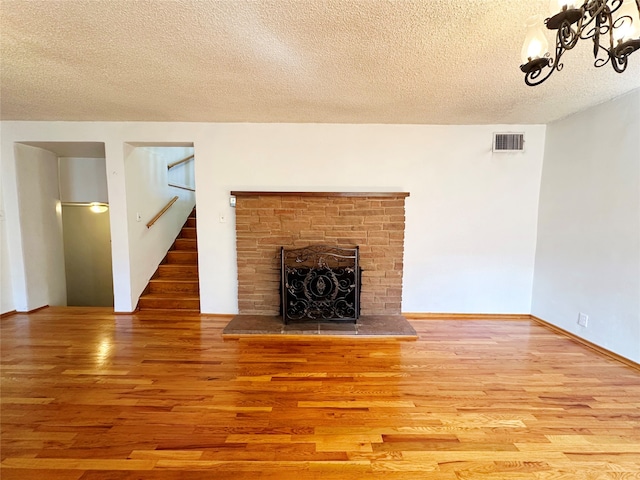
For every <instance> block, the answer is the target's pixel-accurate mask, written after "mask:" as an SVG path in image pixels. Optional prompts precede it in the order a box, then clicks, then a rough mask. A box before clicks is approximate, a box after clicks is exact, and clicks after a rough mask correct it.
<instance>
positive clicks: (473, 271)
mask: <svg viewBox="0 0 640 480" xmlns="http://www.w3.org/2000/svg"><path fill="white" fill-rule="evenodd" d="M494 131H500V132H504V131H521V132H524V133H525V134H526V139H527V143H526V147H527V150H526V152H525V153H519V154H513V155H504V154H502V155H500V154H496V155H493V154H492V153H491V136H492V133H493V132H494ZM1 135H2V137H1V138H2V142H1V148H2V155H3V156H7V155H8V156H9V157H10V160H12V156H13V152H12V151H11V150H10V149H9V148H8V147H7V145H12V143H13V142H15V141H20V140H22V141H25V140H27V139H28V140H30V141H58V142H60V141H63V142H78V141H79V142H96V141H99V142H104V143H105V150H106V163H107V179H108V185H109V199H110V208H111V237H112V242H113V267H114V268H113V271H114V295H115V299H116V305H115V309H116V311H127V309H128V308H132V307H135V303H134V299H135V298H136V293H135V292H136V291H137V290H138V289H139V288H140V285H142V283H143V280H144V277H145V275H142V274H141V273H140V272H138V273H135V272H133V269H135V268H137V267H135V266H134V265H135V264H136V263H137V261H138V258H135V256H137V255H141V254H145V255H146V252H137V253H134V252H136V248H137V247H136V246H135V245H133V246H132V248H131V249H130V248H129V246H130V243H131V242H134V241H135V240H136V238H138V236H139V235H142V232H141V231H139V230H137V228H139V227H140V224H137V223H136V222H135V216H133V215H135V213H136V211H135V208H136V207H134V204H136V203H137V201H135V200H133V199H129V198H128V197H129V196H131V195H134V194H135V188H134V187H135V185H134V184H135V182H133V183H131V184H130V182H129V178H127V181H126V182H125V180H124V179H125V177H128V175H125V164H126V163H127V162H128V159H127V160H126V161H125V158H126V157H127V156H128V154H129V153H130V152H128V151H127V152H126V155H125V150H126V148H128V147H126V144H127V143H132V142H135V143H136V145H139V144H147V145H151V144H156V145H158V144H160V143H161V142H168V143H181V142H182V143H187V142H189V143H191V142H192V143H193V145H194V147H195V154H196V161H195V180H196V185H197V192H196V197H197V204H198V245H199V262H200V281H201V305H202V311H203V312H206V313H234V312H236V311H237V272H236V256H235V227H234V222H235V218H234V216H233V209H232V208H231V207H230V206H229V192H230V190H242V189H250V190H261V189H265V190H266V189H269V190H316V191H322V190H327V191H340V190H342V191H354V190H360V191H381V190H387V191H408V192H410V193H411V196H410V197H409V198H408V199H407V232H406V241H405V277H404V296H403V311H405V312H477V313H529V311H530V308H531V290H532V281H533V263H534V255H535V239H536V227H537V202H538V192H539V185H540V175H541V168H542V158H543V150H544V135H545V127H544V126H504V125H501V126H491V125H488V126H428V125H314V124H203V123H119V122H3V123H2V130H1ZM125 183H126V185H125ZM5 208H7V209H9V208H11V205H9V204H8V205H7V206H6V207H5ZM220 214H222V215H223V217H225V218H226V220H227V221H226V222H225V223H221V222H220V221H219V217H220ZM132 218H133V223H132ZM145 220H146V218H145ZM143 225H144V223H142V226H143ZM130 229H136V232H133V231H132V232H131V235H130V234H129V230H130ZM12 235H13V234H12ZM130 250H131V255H132V257H129V252H130ZM165 252H166V250H165Z"/></svg>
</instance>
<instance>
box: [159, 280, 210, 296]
mask: <svg viewBox="0 0 640 480" xmlns="http://www.w3.org/2000/svg"><path fill="white" fill-rule="evenodd" d="M199 291H200V288H199V283H198V281H197V280H176V279H173V278H171V279H163V278H156V279H152V280H151V281H150V282H149V293H193V294H195V295H197V294H198V292H199Z"/></svg>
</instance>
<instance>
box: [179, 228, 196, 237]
mask: <svg viewBox="0 0 640 480" xmlns="http://www.w3.org/2000/svg"><path fill="white" fill-rule="evenodd" d="M180 238H196V227H182V230H181V231H180Z"/></svg>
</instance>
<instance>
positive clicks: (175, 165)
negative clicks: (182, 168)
mask: <svg viewBox="0 0 640 480" xmlns="http://www.w3.org/2000/svg"><path fill="white" fill-rule="evenodd" d="M194 158H195V155H189V156H188V157H185V158H183V159H182V160H178V161H176V162H173V163H170V164H169V165H167V170H171V169H172V168H173V167H177V166H178V165H182V164H183V163H186V162H188V161H189V160H193V159H194Z"/></svg>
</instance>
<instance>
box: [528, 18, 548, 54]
mask: <svg viewBox="0 0 640 480" xmlns="http://www.w3.org/2000/svg"><path fill="white" fill-rule="evenodd" d="M542 26H543V23H542V15H534V16H532V17H529V19H528V20H527V35H526V37H525V39H524V44H523V45H522V52H521V57H522V64H523V65H524V64H526V63H528V62H530V61H531V60H536V59H538V58H542V57H544V56H545V55H546V54H547V52H548V51H549V42H548V41H547V37H546V36H545V34H544V30H543V28H542Z"/></svg>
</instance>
